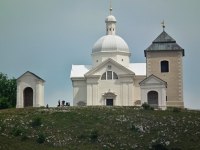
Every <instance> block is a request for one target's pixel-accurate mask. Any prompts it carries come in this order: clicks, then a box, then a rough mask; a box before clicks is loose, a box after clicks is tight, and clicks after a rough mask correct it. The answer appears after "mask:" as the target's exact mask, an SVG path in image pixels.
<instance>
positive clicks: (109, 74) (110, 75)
mask: <svg viewBox="0 0 200 150" xmlns="http://www.w3.org/2000/svg"><path fill="white" fill-rule="evenodd" d="M107 80H112V71H107Z"/></svg>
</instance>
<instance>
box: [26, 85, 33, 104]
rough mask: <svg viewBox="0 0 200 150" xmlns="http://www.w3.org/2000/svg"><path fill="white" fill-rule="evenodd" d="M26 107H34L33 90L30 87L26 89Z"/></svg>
mask: <svg viewBox="0 0 200 150" xmlns="http://www.w3.org/2000/svg"><path fill="white" fill-rule="evenodd" d="M24 107H33V89H32V88H30V87H27V88H25V89H24Z"/></svg>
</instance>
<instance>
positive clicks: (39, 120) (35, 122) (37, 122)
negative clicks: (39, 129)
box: [31, 117, 42, 127]
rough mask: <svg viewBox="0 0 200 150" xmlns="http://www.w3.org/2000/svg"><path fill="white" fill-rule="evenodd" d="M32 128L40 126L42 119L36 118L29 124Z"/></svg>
mask: <svg viewBox="0 0 200 150" xmlns="http://www.w3.org/2000/svg"><path fill="white" fill-rule="evenodd" d="M31 124H32V126H33V127H36V126H40V125H41V124H42V118H40V117H37V118H35V119H34V120H33V122H32V123H31Z"/></svg>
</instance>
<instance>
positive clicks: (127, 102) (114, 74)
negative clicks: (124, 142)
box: [70, 8, 184, 110]
mask: <svg viewBox="0 0 200 150" xmlns="http://www.w3.org/2000/svg"><path fill="white" fill-rule="evenodd" d="M110 11H112V8H110ZM105 23H106V28H105V29H106V35H105V36H103V37H101V38H100V39H99V40H97V42H96V43H95V44H94V46H93V48H92V54H91V55H92V65H72V69H71V76H70V78H71V81H72V84H73V105H74V106H141V104H142V103H144V102H146V103H148V104H149V105H151V106H152V107H154V108H157V109H162V110H165V109H166V107H168V106H176V107H184V102H183V78H182V57H183V56H184V49H182V48H181V47H180V46H179V45H178V44H177V43H176V41H175V40H174V39H173V38H172V37H170V36H169V35H168V34H167V33H166V32H165V31H164V27H165V26H164V23H163V32H162V33H161V34H160V35H159V36H158V37H157V38H156V39H155V40H154V41H153V42H152V44H151V45H150V46H149V47H148V48H147V49H146V50H144V56H145V57H146V63H130V57H131V53H130V49H129V47H128V44H127V43H126V42H125V41H124V40H123V39H122V38H121V37H120V36H117V35H116V23H117V20H116V18H115V17H114V16H113V15H109V16H108V17H107V18H106V19H105Z"/></svg>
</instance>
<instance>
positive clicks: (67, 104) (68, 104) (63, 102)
mask: <svg viewBox="0 0 200 150" xmlns="http://www.w3.org/2000/svg"><path fill="white" fill-rule="evenodd" d="M60 106H61V105H60V100H59V101H58V107H60ZM64 106H70V103H69V102H66V105H65V101H64V100H63V101H62V107H64Z"/></svg>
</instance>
